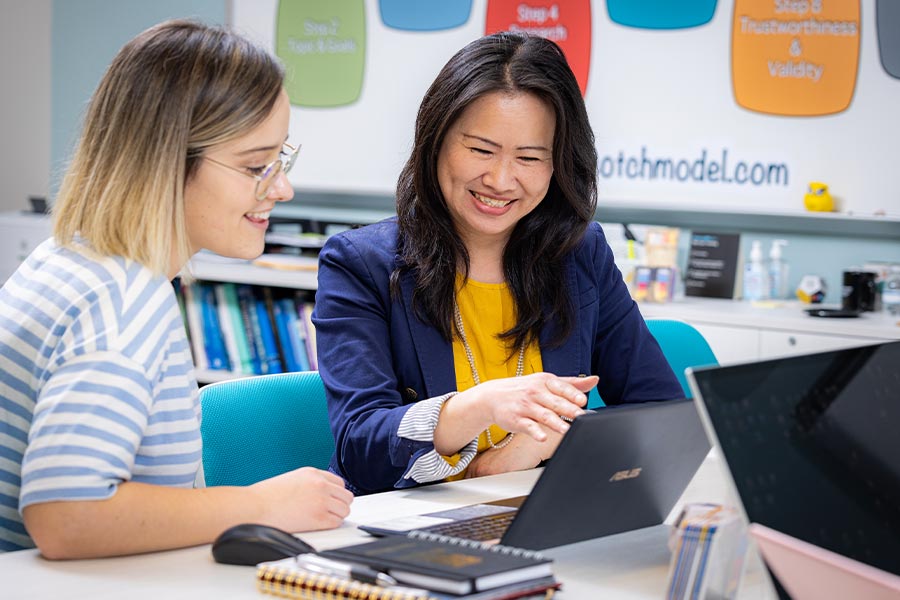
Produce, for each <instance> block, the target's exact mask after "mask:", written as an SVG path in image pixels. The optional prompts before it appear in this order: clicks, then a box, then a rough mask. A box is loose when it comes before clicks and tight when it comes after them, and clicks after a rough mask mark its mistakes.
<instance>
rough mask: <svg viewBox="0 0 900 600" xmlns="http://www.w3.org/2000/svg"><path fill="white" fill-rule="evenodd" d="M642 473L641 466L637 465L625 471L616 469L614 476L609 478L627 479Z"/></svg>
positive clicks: (611, 479)
mask: <svg viewBox="0 0 900 600" xmlns="http://www.w3.org/2000/svg"><path fill="white" fill-rule="evenodd" d="M640 474H641V467H637V468H634V469H625V470H624V471H616V472H615V473H613V476H612V477H610V478H609V480H610V481H623V480H625V479H634V478H635V477H637V476H638V475H640Z"/></svg>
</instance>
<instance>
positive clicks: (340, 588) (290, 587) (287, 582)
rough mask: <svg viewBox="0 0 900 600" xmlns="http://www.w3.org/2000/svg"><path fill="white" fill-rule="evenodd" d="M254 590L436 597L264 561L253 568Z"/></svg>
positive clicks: (386, 599) (398, 599)
mask: <svg viewBox="0 0 900 600" xmlns="http://www.w3.org/2000/svg"><path fill="white" fill-rule="evenodd" d="M256 589H257V590H259V591H260V592H262V593H264V594H269V595H270V596H277V597H279V598H294V599H296V600H307V599H308V600H313V599H316V600H319V599H323V600H325V599H329V600H330V599H339V598H354V599H358V600H438V599H437V598H435V597H433V596H430V595H428V594H425V595H422V594H421V591H422V590H417V591H416V592H405V591H403V590H399V589H397V588H386V587H380V586H377V585H370V584H368V583H363V582H361V581H354V580H352V579H344V578H341V577H332V576H330V575H321V574H319V573H310V572H307V571H301V570H297V569H296V568H292V567H291V566H289V565H284V564H282V562H279V563H268V564H262V565H260V566H259V567H258V568H257V570H256Z"/></svg>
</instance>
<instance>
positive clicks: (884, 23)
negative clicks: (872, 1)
mask: <svg viewBox="0 0 900 600" xmlns="http://www.w3.org/2000/svg"><path fill="white" fill-rule="evenodd" d="M875 20H876V22H877V23H878V51H879V53H880V54H881V66H882V67H884V70H885V71H887V73H888V75H890V76H891V77H896V78H897V79H900V2H897V0H878V4H876V5H875Z"/></svg>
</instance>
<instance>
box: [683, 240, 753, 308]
mask: <svg viewBox="0 0 900 600" xmlns="http://www.w3.org/2000/svg"><path fill="white" fill-rule="evenodd" d="M740 265H741V236H740V234H738V233H701V232H694V233H692V234H691V247H690V252H689V255H688V263H687V271H686V272H685V278H684V293H685V295H687V296H704V297H707V298H739V297H740V284H741V277H740Z"/></svg>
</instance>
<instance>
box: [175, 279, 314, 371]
mask: <svg viewBox="0 0 900 600" xmlns="http://www.w3.org/2000/svg"><path fill="white" fill-rule="evenodd" d="M177 292H178V298H179V304H180V306H181V309H182V318H183V320H184V323H185V328H186V329H187V333H188V339H189V341H190V345H191V353H192V355H193V358H194V365H195V366H196V367H197V369H198V371H199V373H198V378H200V379H202V380H203V381H204V382H206V383H208V382H210V381H219V380H222V379H228V378H231V377H237V376H242V375H265V374H269V373H280V372H282V371H308V370H310V369H315V368H316V367H315V366H314V365H316V360H315V352H316V350H315V329H314V327H313V324H312V321H311V314H312V310H313V307H314V306H315V302H313V301H312V298H314V296H313V295H312V292H309V291H302V290H297V289H294V288H282V287H278V286H260V285H251V284H244V283H242V284H237V283H232V282H208V281H195V282H193V283H191V284H190V285H181V284H180V283H179V285H178V286H177ZM203 371H206V372H205V373H204V372H203Z"/></svg>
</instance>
